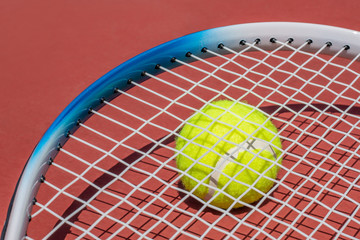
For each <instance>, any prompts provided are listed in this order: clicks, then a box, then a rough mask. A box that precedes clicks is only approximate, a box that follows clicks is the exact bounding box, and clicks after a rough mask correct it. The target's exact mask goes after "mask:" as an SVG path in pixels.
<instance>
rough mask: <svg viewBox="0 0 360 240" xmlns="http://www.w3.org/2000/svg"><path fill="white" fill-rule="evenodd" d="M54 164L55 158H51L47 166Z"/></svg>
mask: <svg viewBox="0 0 360 240" xmlns="http://www.w3.org/2000/svg"><path fill="white" fill-rule="evenodd" d="M53 162H54V159H53V158H49V160H48V161H47V164H48V165H49V166H50V165H51V164H52V163H53Z"/></svg>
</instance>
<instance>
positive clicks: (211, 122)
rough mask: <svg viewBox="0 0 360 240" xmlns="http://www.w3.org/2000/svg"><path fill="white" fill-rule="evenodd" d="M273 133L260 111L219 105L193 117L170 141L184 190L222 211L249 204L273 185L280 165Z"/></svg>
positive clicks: (226, 103) (234, 104)
mask: <svg viewBox="0 0 360 240" xmlns="http://www.w3.org/2000/svg"><path fill="white" fill-rule="evenodd" d="M281 148H282V146H281V140H280V138H279V137H278V130H277V128H276V127H275V126H274V124H273V123H272V122H271V121H270V119H269V118H268V117H267V116H266V115H265V114H264V113H262V112H261V111H260V110H258V109H256V108H255V107H253V106H250V105H248V104H246V103H243V102H234V101H230V100H219V101H214V102H211V103H210V104H207V105H206V106H204V107H203V108H202V109H201V110H200V111H198V112H196V113H195V114H194V115H193V116H192V117H191V118H190V119H189V120H188V121H187V122H186V123H185V125H184V127H183V128H182V129H181V131H180V136H178V137H177V138H176V149H177V150H178V152H179V154H178V155H177V157H176V165H177V168H178V169H179V172H180V174H181V175H182V177H181V181H182V183H183V185H184V187H185V189H186V190H188V191H190V192H192V194H193V195H195V196H197V197H198V198H200V199H203V200H205V201H207V202H209V203H210V204H212V205H214V206H217V207H220V208H223V209H227V208H229V207H231V208H239V207H242V206H244V204H243V203H249V204H250V203H253V202H256V201H258V200H259V199H260V198H262V197H263V196H264V194H265V193H267V192H268V191H269V190H270V189H271V188H272V186H273V185H274V181H273V180H274V179H276V176H277V173H278V171H279V169H280V165H281V160H282V159H281V157H280V156H281Z"/></svg>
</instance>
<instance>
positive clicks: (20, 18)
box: [0, 0, 360, 229]
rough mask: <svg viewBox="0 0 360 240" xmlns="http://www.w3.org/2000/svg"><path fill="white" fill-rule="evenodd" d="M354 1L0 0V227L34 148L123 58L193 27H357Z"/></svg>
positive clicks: (359, 27)
mask: <svg viewBox="0 0 360 240" xmlns="http://www.w3.org/2000/svg"><path fill="white" fill-rule="evenodd" d="M359 9H360V1H354V0H342V1H336V0H317V1H288V0H273V1H268V0H257V1H243V0H222V1H210V0H197V1H191V0H183V1H169V0H167V1H166V0H161V1H160V0H154V1H149V0H133V1H123V0H102V1H94V0H87V1H83V0H80V1H73V0H72V1H68V0H66V1H45V0H40V1H39V0H30V1H24V0H22V1H21V0H11V1H0V36H1V37H0V46H1V47H0V69H1V71H0V81H1V83H0V84H1V87H0V91H1V95H0V96H1V102H2V106H1V114H0V136H1V138H0V155H1V158H0V161H1V168H0V203H1V204H0V229H2V228H3V224H4V222H5V218H6V213H7V209H8V205H9V203H10V199H11V196H12V194H13V191H14V189H15V186H16V182H17V180H18V178H19V176H20V174H21V171H22V169H23V166H24V164H25V163H26V161H27V159H28V157H29V155H30V154H31V152H32V150H33V148H34V147H35V145H36V144H37V142H38V141H39V139H40V138H41V136H42V134H43V133H44V132H45V131H46V129H47V128H48V127H49V126H50V124H51V123H52V121H53V120H54V119H55V118H56V116H57V115H58V114H59V113H60V112H61V111H62V110H63V109H64V108H65V107H66V106H67V105H68V104H69V103H70V102H71V101H72V100H73V99H74V98H75V97H76V96H77V95H78V94H79V93H80V92H81V91H82V90H84V89H85V88H86V87H87V86H88V85H90V84H91V83H92V82H94V81H95V80H96V79H98V78H99V77H101V76H102V75H103V74H105V73H106V72H108V71H109V70H111V69H112V68H114V67H115V66H117V65H119V64H120V63H122V62H124V61H126V60H127V59H129V58H131V57H133V56H135V55H137V54H139V53H141V52H143V51H145V50H147V49H149V48H152V47H154V46H157V45H159V44H161V43H163V42H166V41H168V40H171V39H174V38H177V37H180V36H183V35H185V34H189V33H192V32H196V31H200V30H204V29H209V28H214V27H220V26H226V25H232V24H239V23H249V22H264V21H293V22H308V23H319V24H327V25H332V26H338V27H344V28H350V29H353V30H357V31H360V20H359V15H358V13H359Z"/></svg>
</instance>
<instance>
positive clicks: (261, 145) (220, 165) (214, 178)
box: [204, 139, 277, 201]
mask: <svg viewBox="0 0 360 240" xmlns="http://www.w3.org/2000/svg"><path fill="white" fill-rule="evenodd" d="M243 144H245V145H246V146H241V145H243ZM239 146H240V147H239ZM239 146H236V147H233V148H231V149H230V150H229V151H228V152H226V153H225V154H224V156H223V157H221V158H220V159H219V161H218V162H217V163H216V165H215V169H214V170H213V171H212V173H211V175H210V181H209V185H210V187H209V188H208V193H207V194H206V196H205V198H204V199H205V201H208V200H210V199H211V198H212V197H213V196H214V194H215V192H216V190H217V189H218V182H219V178H220V174H221V173H222V171H223V170H224V169H225V167H226V166H227V164H228V163H229V162H231V161H230V160H229V158H232V159H233V160H236V159H237V157H238V155H239V153H240V152H243V151H244V149H245V150H250V151H252V150H255V149H262V150H263V151H268V152H270V153H272V154H273V156H274V158H275V159H277V155H276V152H275V150H274V149H273V147H272V146H271V145H270V144H269V143H268V142H265V141H261V140H257V139H252V141H251V142H250V141H245V142H242V143H240V144H239Z"/></svg>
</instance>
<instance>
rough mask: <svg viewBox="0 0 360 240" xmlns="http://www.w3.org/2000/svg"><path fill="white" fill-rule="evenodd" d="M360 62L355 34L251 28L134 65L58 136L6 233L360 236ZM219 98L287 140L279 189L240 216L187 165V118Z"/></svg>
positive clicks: (49, 134) (196, 39)
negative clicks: (190, 183)
mask: <svg viewBox="0 0 360 240" xmlns="http://www.w3.org/2000/svg"><path fill="white" fill-rule="evenodd" d="M359 58H360V33H359V32H356V31H352V30H347V29H342V28H337V27H330V26H323V25H314V24H303V23H253V24H241V25H235V26H228V27H222V28H215V29H211V30H206V31H202V32H198V33H194V34H190V35H187V36H184V37H181V38H178V39H175V40H173V41H170V42H167V43H164V44H162V45H159V46H158V47H155V48H153V49H150V50H148V51H146V52H144V53H142V54H140V55H138V56H136V57H134V58H132V59H130V60H128V61H127V62H125V63H123V64H121V65H120V66H118V67H117V68H115V69H113V70H112V71H110V72H109V73H107V74H106V75H104V76H103V77H102V78H100V79H99V80H97V81H96V82H94V83H93V84H92V85H91V86H90V87H88V88H87V89H86V90H85V91H84V92H82V93H81V94H80V95H79V96H78V97H77V98H76V99H75V100H74V101H73V102H72V103H71V104H70V105H69V106H68V107H67V108H66V109H65V110H64V111H63V112H62V113H61V114H60V115H59V117H58V118H57V119H56V120H55V121H54V123H53V124H52V125H51V126H50V128H49V129H48V130H47V131H46V133H45V134H44V136H43V137H42V139H41V140H40V142H39V143H38V145H37V147H36V148H35V150H34V151H33V153H32V155H31V157H30V158H29V160H28V162H27V164H26V166H25V168H24V170H23V172H22V175H21V177H20V179H19V181H18V184H17V187H16V191H15V193H14V195H13V198H12V201H11V204H10V207H9V210H8V216H7V220H6V223H5V227H4V229H3V231H2V239H12V240H13V239H359V238H360V210H359V208H360V203H359V202H360V180H359V179H360V150H359V149H360V140H359V139H360V79H359V78H360V62H359ZM218 99H228V100H232V101H235V102H242V103H246V104H249V105H252V106H255V107H256V108H257V109H259V110H260V111H262V112H263V113H264V114H266V116H267V117H268V118H269V119H271V121H272V122H273V123H274V124H275V126H276V127H277V128H278V133H277V137H280V139H281V141H282V153H281V156H279V157H281V158H282V164H281V165H279V167H280V171H279V174H278V176H277V178H276V179H274V180H273V181H274V186H273V187H272V188H271V190H270V191H269V192H267V193H262V194H263V197H262V198H261V199H260V200H259V201H257V202H255V203H252V204H247V203H243V204H244V205H245V206H244V207H241V208H237V209H231V208H229V209H222V208H218V207H215V206H213V205H211V204H210V201H205V200H203V199H200V198H198V197H196V196H194V194H192V192H191V191H190V192H189V191H187V190H185V189H184V186H183V185H182V184H181V178H182V177H183V176H190V174H189V172H188V171H179V170H178V169H177V168H176V163H175V159H176V157H177V156H178V155H179V154H182V152H181V150H176V148H175V139H177V138H179V137H181V136H180V135H179V131H180V129H181V128H182V127H183V125H184V122H185V121H187V120H188V119H189V118H190V117H191V116H192V115H193V114H194V112H198V111H199V110H200V109H202V107H203V106H205V105H206V104H209V103H210V102H212V101H214V100H218ZM205 130H206V129H204V131H205ZM209 151H211V149H210V150H209ZM196 161H199V160H198V159H194V162H196ZM199 184H200V183H199ZM202 184H206V183H205V182H204V181H203V182H202ZM250 187H251V186H250ZM219 191H223V189H220V190H219ZM234 201H235V202H237V201H238V202H240V203H241V200H240V199H234Z"/></svg>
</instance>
